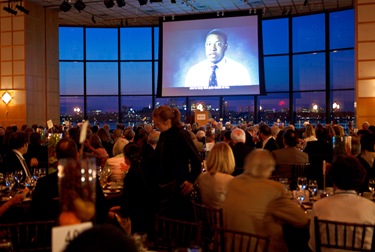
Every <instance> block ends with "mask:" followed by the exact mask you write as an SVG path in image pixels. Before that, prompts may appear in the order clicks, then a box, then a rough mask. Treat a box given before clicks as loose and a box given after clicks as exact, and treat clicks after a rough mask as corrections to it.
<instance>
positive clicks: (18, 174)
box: [14, 170, 23, 184]
mask: <svg viewBox="0 0 375 252" xmlns="http://www.w3.org/2000/svg"><path fill="white" fill-rule="evenodd" d="M22 178H23V171H22V170H16V172H15V173H14V179H15V180H16V181H17V183H18V184H20V182H21V180H22Z"/></svg>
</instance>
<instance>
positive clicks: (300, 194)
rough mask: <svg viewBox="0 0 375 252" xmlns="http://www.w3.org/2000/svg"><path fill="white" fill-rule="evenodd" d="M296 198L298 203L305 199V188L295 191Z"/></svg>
mask: <svg viewBox="0 0 375 252" xmlns="http://www.w3.org/2000/svg"><path fill="white" fill-rule="evenodd" d="M296 198H297V200H298V201H299V203H300V204H302V202H303V201H304V200H305V190H299V191H296Z"/></svg>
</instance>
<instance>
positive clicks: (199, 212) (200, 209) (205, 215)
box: [193, 202, 223, 251]
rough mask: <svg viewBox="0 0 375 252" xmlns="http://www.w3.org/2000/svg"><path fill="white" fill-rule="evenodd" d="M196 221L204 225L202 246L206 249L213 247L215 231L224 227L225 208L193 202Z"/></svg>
mask: <svg viewBox="0 0 375 252" xmlns="http://www.w3.org/2000/svg"><path fill="white" fill-rule="evenodd" d="M193 207H194V215H195V221H196V222H197V223H198V224H201V225H202V246H203V250H204V251H210V250H212V249H213V244H214V242H215V231H216V230H217V229H218V228H221V227H223V210H222V209H216V208H210V207H207V206H205V205H201V204H198V203H195V202H193Z"/></svg>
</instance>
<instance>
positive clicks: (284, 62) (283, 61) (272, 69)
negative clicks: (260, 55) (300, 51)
mask: <svg viewBox="0 0 375 252" xmlns="http://www.w3.org/2000/svg"><path fill="white" fill-rule="evenodd" d="M264 73H265V79H266V91H267V92H274V91H288V90H289V57H288V56H276V57H264Z"/></svg>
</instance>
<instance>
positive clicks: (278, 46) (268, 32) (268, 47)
mask: <svg viewBox="0 0 375 252" xmlns="http://www.w3.org/2000/svg"><path fill="white" fill-rule="evenodd" d="M288 23H289V22H288V19H287V18H281V19H274V20H265V21H263V22H262V26H263V27H262V29H263V51H264V54H265V55H267V54H281V53H288V51H289V33H288V30H289V29H288ZM275 38H277V43H275Z"/></svg>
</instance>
